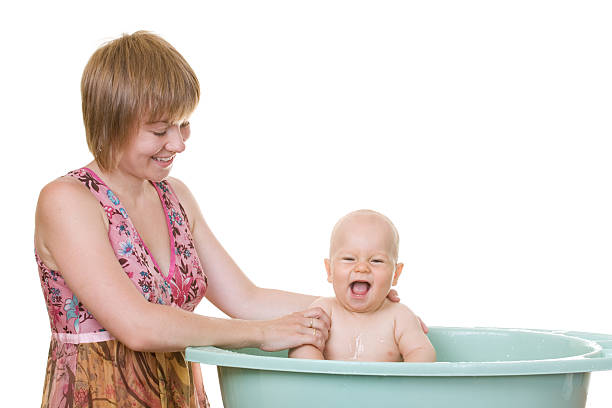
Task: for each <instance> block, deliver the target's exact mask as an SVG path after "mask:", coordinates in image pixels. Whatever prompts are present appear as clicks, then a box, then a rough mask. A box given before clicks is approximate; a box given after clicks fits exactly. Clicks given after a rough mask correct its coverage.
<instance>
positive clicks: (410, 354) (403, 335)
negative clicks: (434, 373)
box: [311, 304, 436, 362]
mask: <svg viewBox="0 0 612 408" xmlns="http://www.w3.org/2000/svg"><path fill="white" fill-rule="evenodd" d="M396 308H397V313H396V315H395V341H396V342H397V345H398V347H399V350H400V353H401V354H402V358H403V359H404V361H409V362H434V361H436V350H435V349H434V348H433V346H432V345H431V343H430V341H429V338H428V337H427V336H426V335H425V333H424V332H423V328H422V327H421V324H420V323H419V319H418V318H417V317H416V316H415V314H414V313H412V311H411V310H410V309H408V308H407V307H406V306H404V305H402V304H397V305H396ZM311 347H313V348H314V346H311Z"/></svg>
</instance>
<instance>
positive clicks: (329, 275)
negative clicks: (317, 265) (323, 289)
mask: <svg viewBox="0 0 612 408" xmlns="http://www.w3.org/2000/svg"><path fill="white" fill-rule="evenodd" d="M325 270H326V271H327V281H328V282H329V283H332V278H333V276H332V273H331V261H330V260H329V259H328V258H325Z"/></svg>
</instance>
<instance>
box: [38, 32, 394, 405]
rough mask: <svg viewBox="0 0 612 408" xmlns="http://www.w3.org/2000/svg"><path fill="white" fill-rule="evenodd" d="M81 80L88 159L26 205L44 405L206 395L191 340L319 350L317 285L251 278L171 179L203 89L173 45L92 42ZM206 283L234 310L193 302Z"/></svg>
mask: <svg viewBox="0 0 612 408" xmlns="http://www.w3.org/2000/svg"><path fill="white" fill-rule="evenodd" d="M81 93H82V108H83V119H84V124H85V130H86V136H87V142H88V145H89V149H90V151H91V152H92V153H93V156H94V160H93V161H92V162H91V163H89V164H88V165H86V166H85V167H83V168H81V169H78V170H75V171H72V172H70V173H69V174H68V175H66V176H64V177H61V178H59V179H57V180H55V181H53V182H51V183H49V184H48V185H47V186H45V187H44V188H43V189H42V191H41V193H40V197H39V201H38V207H37V211H36V229H35V249H36V260H37V263H38V267H39V273H40V278H41V284H42V287H43V293H44V296H45V299H46V302H47V308H48V312H49V319H50V322H51V328H52V339H51V345H50V350H49V358H48V365H47V374H46V378H45V385H44V391H43V403H42V406H43V407H73V406H74V407H81V406H99V407H106V406H109V407H110V406H112V407H116V406H117V407H135V406H136V407H145V406H146V407H161V406H164V407H205V406H208V401H207V399H206V395H205V393H204V389H203V386H202V381H201V374H200V372H199V366H197V365H193V366H191V365H190V364H188V363H187V362H186V361H185V358H184V353H183V350H184V349H185V347H187V346H190V345H218V346H227V347H259V348H261V349H264V350H281V349H286V348H290V347H295V346H299V345H303V344H311V345H314V346H316V347H318V348H320V349H322V347H323V346H324V344H325V341H326V339H327V336H328V329H329V324H330V323H329V317H328V316H327V315H326V314H325V313H324V312H323V311H322V310H321V309H318V308H311V309H308V306H309V305H310V303H311V302H312V301H313V300H314V299H315V297H312V296H306V295H300V294H295V293H289V292H284V291H278V290H271V289H263V288H259V287H257V286H255V285H254V284H253V283H252V282H251V281H250V280H249V279H248V278H247V277H246V276H245V275H244V274H243V273H242V271H241V270H240V269H239V268H238V266H237V265H236V264H235V263H234V261H233V260H232V259H231V258H230V257H229V255H228V254H227V253H226V252H225V250H224V249H223V247H222V246H221V245H220V244H219V242H218V241H217V240H216V239H215V237H214V235H213V234H212V232H211V231H210V229H209V228H208V226H207V224H206V222H205V221H204V218H203V217H202V214H201V212H200V209H199V208H198V205H197V203H196V201H195V199H194V197H193V196H192V195H191V193H190V191H189V190H188V188H187V187H186V186H185V185H184V184H183V183H181V182H180V181H179V180H177V179H174V178H168V174H169V171H170V168H171V166H172V162H173V161H174V159H175V158H176V155H177V154H178V153H181V152H182V151H183V150H185V141H186V140H187V139H188V138H189V134H190V130H189V122H188V118H189V116H190V114H191V113H192V112H193V110H194V109H195V107H196V105H197V103H198V100H199V96H200V91H199V84H198V80H197V78H196V76H195V74H194V72H193V70H192V69H191V67H190V66H189V65H188V64H187V62H186V61H185V60H184V59H183V57H182V56H181V55H180V54H179V53H178V52H177V51H176V50H175V49H174V48H173V47H172V46H171V45H170V44H168V43H167V42H166V41H164V40H163V39H161V38H160V37H158V36H155V35H153V34H150V33H147V32H136V33H134V34H132V35H124V36H123V37H121V38H119V39H116V40H114V41H111V42H109V43H107V44H105V45H104V46H102V47H101V48H100V49H98V50H97V51H96V52H95V53H94V54H93V56H92V57H91V59H90V60H89V62H88V64H87V66H86V67H85V70H84V73H83V78H82V83H81ZM204 294H206V297H207V298H208V299H209V300H210V301H211V302H212V303H213V304H214V305H215V306H217V307H218V308H219V309H221V310H222V311H223V312H225V313H226V314H227V315H229V316H231V317H234V318H237V319H241V320H236V319H217V318H210V317H205V316H201V315H197V314H195V313H192V312H193V310H194V308H195V306H196V305H197V304H198V302H199V301H200V300H201V299H202V297H203V296H204ZM392 296H394V294H393V295H392ZM168 306H171V307H168ZM298 310H301V311H299V312H296V311H298Z"/></svg>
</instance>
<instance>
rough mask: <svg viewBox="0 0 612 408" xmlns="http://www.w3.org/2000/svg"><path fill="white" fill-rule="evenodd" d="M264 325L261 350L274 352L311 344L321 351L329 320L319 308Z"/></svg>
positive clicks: (325, 338) (323, 346) (327, 333)
mask: <svg viewBox="0 0 612 408" xmlns="http://www.w3.org/2000/svg"><path fill="white" fill-rule="evenodd" d="M262 323H263V324H264V325H265V327H266V328H265V329H264V339H263V342H262V343H261V348H262V350H266V351H276V350H283V349H286V348H294V347H298V346H301V345H303V344H311V345H313V346H315V347H316V348H318V349H319V350H321V351H323V350H324V349H325V343H326V342H327V339H328V337H329V327H330V319H329V316H328V315H327V313H325V311H324V310H323V309H321V308H320V307H314V308H311V309H308V310H305V311H303V312H296V313H292V314H290V315H286V316H283V317H281V318H279V319H275V320H269V321H267V322H262Z"/></svg>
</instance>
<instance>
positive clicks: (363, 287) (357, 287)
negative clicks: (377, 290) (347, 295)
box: [351, 281, 370, 296]
mask: <svg viewBox="0 0 612 408" xmlns="http://www.w3.org/2000/svg"><path fill="white" fill-rule="evenodd" d="M369 290H370V284H369V283H368V282H363V281H355V282H353V283H351V292H352V293H353V295H356V296H363V295H365V294H366V293H368V291H369Z"/></svg>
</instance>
